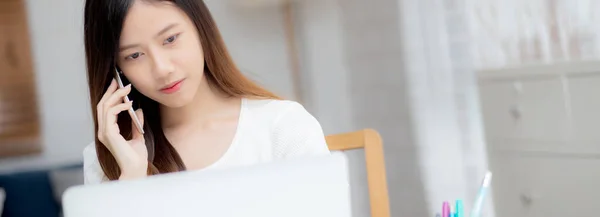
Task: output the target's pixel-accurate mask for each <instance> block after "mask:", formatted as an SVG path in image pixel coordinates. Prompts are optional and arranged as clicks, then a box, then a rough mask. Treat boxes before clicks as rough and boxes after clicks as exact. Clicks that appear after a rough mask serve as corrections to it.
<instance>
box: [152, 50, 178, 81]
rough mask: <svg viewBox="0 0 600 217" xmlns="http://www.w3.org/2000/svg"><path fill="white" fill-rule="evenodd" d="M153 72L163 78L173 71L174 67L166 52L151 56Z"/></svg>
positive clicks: (155, 53) (158, 52)
mask: <svg viewBox="0 0 600 217" xmlns="http://www.w3.org/2000/svg"><path fill="white" fill-rule="evenodd" d="M152 61H153V64H154V66H153V71H154V73H155V74H156V75H157V76H158V77H164V76H167V75H169V74H170V73H172V72H173V71H175V66H174V65H173V62H172V61H171V58H170V57H169V55H168V54H167V53H166V52H162V51H157V52H154V53H153V55H152Z"/></svg>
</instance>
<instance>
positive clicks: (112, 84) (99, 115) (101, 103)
mask: <svg viewBox="0 0 600 217" xmlns="http://www.w3.org/2000/svg"><path fill="white" fill-rule="evenodd" d="M115 90H117V80H115V79H114V78H113V79H112V81H111V82H110V85H109V86H108V89H107V90H106V92H104V94H103V95H102V98H100V101H99V102H98V105H96V117H97V118H98V126H103V124H102V123H103V119H102V117H103V116H104V102H105V101H106V98H108V97H109V96H110V95H112V93H114V92H115Z"/></svg>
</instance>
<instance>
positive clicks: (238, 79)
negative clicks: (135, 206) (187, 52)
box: [84, 0, 279, 180]
mask: <svg viewBox="0 0 600 217" xmlns="http://www.w3.org/2000/svg"><path fill="white" fill-rule="evenodd" d="M134 1H136V0H86V3H85V16H84V37H85V39H84V40H85V51H86V61H87V73H88V85H89V89H90V103H91V105H92V106H91V107H92V114H93V118H94V125H95V130H96V134H97V132H98V120H97V116H96V112H97V109H96V106H97V104H98V103H99V102H100V99H101V98H102V95H103V94H104V93H105V92H106V90H107V89H108V86H109V85H110V82H111V80H112V79H113V75H114V74H113V72H112V70H113V69H114V67H115V60H116V59H115V56H116V55H117V51H118V46H119V38H120V35H121V31H122V27H123V21H124V19H125V16H126V14H127V11H128V10H129V8H130V7H131V6H132V5H133V2H134ZM154 1H161V0H154ZM163 1H169V2H171V3H172V4H174V5H175V6H177V7H179V8H180V9H181V10H182V11H184V12H185V13H186V14H187V16H188V17H189V18H190V19H191V20H192V21H193V23H194V25H195V26H196V29H197V30H198V33H199V34H198V35H199V36H200V41H201V44H202V49H203V51H204V61H205V67H204V73H205V76H206V79H207V81H208V83H209V85H210V86H211V88H215V89H216V90H218V91H220V92H222V93H224V94H226V95H228V96H230V97H250V98H269V99H279V97H277V96H276V95H275V94H273V93H271V92H269V91H267V90H265V89H263V88H262V87H260V86H258V85H257V84H255V83H254V82H252V81H251V80H249V79H248V78H246V77H245V76H244V75H243V74H242V73H241V72H240V70H239V69H238V68H237V66H236V65H235V64H234V62H233V60H232V58H231V56H230V55H229V52H228V51H227V48H226V46H225V43H224V42H223V39H222V37H221V33H220V32H219V30H218V28H217V26H216V24H215V22H214V20H213V18H212V15H211V14H210V12H209V10H208V8H207V7H206V5H205V4H204V2H203V1H202V0H163ZM124 80H126V79H124ZM129 96H130V97H131V98H132V99H134V102H136V103H138V104H136V105H134V107H141V108H143V110H144V123H145V124H144V131H145V132H146V133H145V134H144V139H145V141H146V147H147V149H148V175H153V174H159V173H168V172H175V171H182V170H185V165H184V164H183V161H182V160H181V158H180V156H179V154H178V153H177V151H176V150H175V148H173V146H172V145H171V143H169V141H168V140H167V138H166V136H165V134H164V132H163V130H162V127H161V123H160V120H161V119H160V113H159V104H158V103H157V102H156V101H153V100H151V99H150V98H148V97H146V96H144V95H142V94H141V93H139V92H138V91H137V90H135V88H132V91H131V93H130V94H129ZM118 124H119V129H120V132H121V135H123V137H125V139H131V131H132V127H131V118H130V117H129V115H127V114H126V113H125V112H123V113H121V114H120V115H119V117H118ZM97 138H98V135H96V152H97V155H98V160H99V162H100V165H101V167H102V170H103V171H104V174H105V175H106V176H107V177H108V179H110V180H116V179H118V178H119V176H120V174H121V171H120V168H119V165H118V164H117V162H116V160H115V158H114V157H113V156H112V154H111V153H110V151H109V150H108V149H107V148H106V147H105V146H104V145H103V144H102V143H100V141H99V140H98V139H97Z"/></svg>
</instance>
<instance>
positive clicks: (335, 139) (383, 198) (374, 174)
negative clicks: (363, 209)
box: [325, 129, 390, 217]
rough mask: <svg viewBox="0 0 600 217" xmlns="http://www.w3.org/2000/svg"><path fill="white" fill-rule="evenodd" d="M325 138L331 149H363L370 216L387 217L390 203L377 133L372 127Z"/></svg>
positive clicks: (381, 149) (379, 138)
mask: <svg viewBox="0 0 600 217" xmlns="http://www.w3.org/2000/svg"><path fill="white" fill-rule="evenodd" d="M325 139H326V140H327V145H328V146H329V150H331V151H346V150H352V149H359V148H364V149H365V165H366V167H367V183H368V189H369V200H370V205H371V217H389V216H390V205H389V197H388V190H387V180H386V175H385V162H384V159H383V144H382V142H381V137H380V136H379V133H377V131H375V130H372V129H363V130H360V131H356V132H350V133H343V134H335V135H329V136H326V137H325Z"/></svg>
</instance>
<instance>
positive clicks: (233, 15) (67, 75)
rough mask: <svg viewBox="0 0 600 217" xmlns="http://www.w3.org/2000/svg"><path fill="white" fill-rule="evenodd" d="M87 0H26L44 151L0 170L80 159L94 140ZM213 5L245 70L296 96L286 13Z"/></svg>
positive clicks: (284, 93)
mask: <svg viewBox="0 0 600 217" xmlns="http://www.w3.org/2000/svg"><path fill="white" fill-rule="evenodd" d="M83 5H84V1H73V0H52V1H40V0H27V11H28V16H29V17H28V18H29V28H30V33H31V40H32V49H33V62H34V64H35V66H34V69H35V74H36V82H37V88H38V89H37V93H38V100H39V102H40V103H39V105H40V114H41V122H42V124H41V126H42V142H43V149H44V151H43V153H42V154H41V155H39V156H31V157H20V158H11V159H2V160H0V172H8V171H15V170H23V169H35V168H43V167H51V166H57V165H64V164H69V163H77V162H80V161H81V151H82V150H83V148H84V147H85V146H86V145H87V144H90V143H91V142H92V141H93V138H94V133H93V119H92V115H91V109H90V105H89V95H88V87H87V78H86V68H85V53H84V46H83ZM208 5H209V7H210V9H211V10H212V12H213V16H214V17H215V19H216V20H217V23H218V25H219V27H220V29H221V31H222V33H223V35H224V38H225V41H226V43H227V44H228V47H229V49H230V51H231V53H232V55H233V57H234V59H235V60H236V61H237V63H238V65H239V66H240V68H241V69H242V70H244V71H245V72H247V73H248V74H249V75H250V76H251V77H252V78H254V79H255V80H257V81H258V82H260V83H261V84H264V85H265V86H266V87H267V88H270V89H272V90H273V91H275V92H277V93H278V94H280V95H282V96H284V97H287V98H292V99H293V98H294V96H293V88H292V82H291V76H290V67H289V60H288V55H287V51H286V49H287V47H286V44H285V38H284V35H285V34H284V30H283V23H282V18H281V17H282V12H281V9H280V8H277V7H264V8H256V9H254V10H253V11H245V10H242V9H241V8H234V7H231V6H230V5H228V3H227V2H226V1H210V2H209V4H208Z"/></svg>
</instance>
